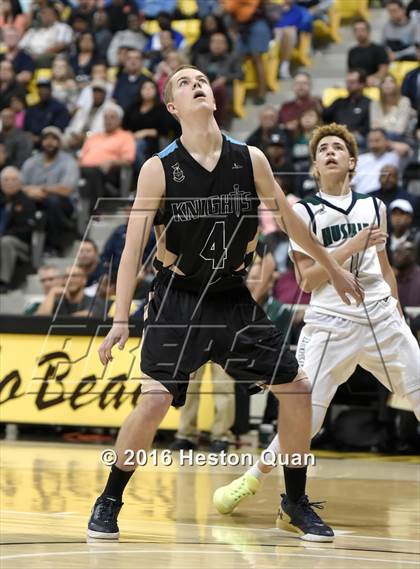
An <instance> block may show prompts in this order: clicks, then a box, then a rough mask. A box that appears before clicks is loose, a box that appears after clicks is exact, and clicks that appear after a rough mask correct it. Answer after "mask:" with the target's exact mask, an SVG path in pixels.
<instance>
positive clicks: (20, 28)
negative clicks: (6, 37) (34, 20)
mask: <svg viewBox="0 0 420 569" xmlns="http://www.w3.org/2000/svg"><path fill="white" fill-rule="evenodd" d="M27 25H28V21H27V17H26V15H25V14H23V13H22V6H21V5H20V2H19V0H3V1H2V3H1V12H0V30H2V31H3V32H5V31H7V30H10V29H14V30H16V31H17V32H18V34H19V37H22V35H23V34H24V32H25V30H26V26H27Z"/></svg>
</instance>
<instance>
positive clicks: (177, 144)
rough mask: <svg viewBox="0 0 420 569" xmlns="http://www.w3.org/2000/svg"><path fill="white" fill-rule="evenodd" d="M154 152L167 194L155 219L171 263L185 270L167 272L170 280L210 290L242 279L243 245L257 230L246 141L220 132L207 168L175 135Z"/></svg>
mask: <svg viewBox="0 0 420 569" xmlns="http://www.w3.org/2000/svg"><path fill="white" fill-rule="evenodd" d="M158 156H159V158H160V159H161V161H162V164H163V168H164V171H165V179H166V199H165V201H164V206H163V211H161V212H159V214H158V216H157V219H158V220H159V221H158V223H159V224H163V225H165V233H164V235H165V237H164V238H165V246H166V249H167V250H168V251H170V252H171V253H174V254H175V255H176V256H177V258H176V261H175V262H174V265H176V266H177V267H178V269H179V270H180V271H182V273H183V275H185V276H180V275H176V276H174V275H173V274H172V273H171V275H170V276H171V279H172V285H173V286H175V287H177V288H182V289H185V290H190V291H194V292H202V291H204V290H206V291H208V292H215V291H221V290H227V289H230V288H232V287H234V286H237V285H239V284H242V283H243V278H244V275H245V274H246V272H245V270H240V268H241V266H243V265H244V264H245V267H246V266H247V265H248V264H249V261H250V259H251V258H252V252H251V254H250V252H249V251H247V249H248V245H249V244H250V242H252V241H253V240H254V239H255V237H256V235H257V231H258V205H259V203H260V202H259V199H258V195H257V192H256V189H255V184H254V175H253V169H252V162H251V156H250V154H249V150H248V147H247V145H246V144H244V143H242V142H238V141H236V140H233V139H232V138H230V137H228V136H225V135H223V145H222V152H221V155H220V158H219V161H218V163H217V165H216V166H215V168H214V170H213V171H212V172H210V171H208V170H206V169H205V168H204V167H203V166H201V164H199V163H198V162H197V161H196V160H194V158H193V157H192V156H191V155H190V154H189V152H188V151H187V150H186V149H185V147H184V146H183V145H182V143H181V141H180V139H177V140H175V141H174V142H172V144H170V145H169V146H168V147H167V148H165V149H164V150H162V152H160V153H159V154H158ZM155 223H156V221H155ZM157 268H158V269H160V271H159V272H164V269H163V267H162V266H157ZM158 276H159V275H158Z"/></svg>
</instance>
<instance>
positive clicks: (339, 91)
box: [322, 87, 379, 107]
mask: <svg viewBox="0 0 420 569" xmlns="http://www.w3.org/2000/svg"><path fill="white" fill-rule="evenodd" d="M363 94H364V95H365V96H366V97H369V99H372V101H379V89H378V87H366V89H364V90H363ZM347 96H348V91H347V89H346V88H345V87H327V88H326V89H324V91H323V93H322V104H323V105H324V107H329V106H330V105H332V104H333V103H334V101H335V100H336V99H339V98H340V97H347Z"/></svg>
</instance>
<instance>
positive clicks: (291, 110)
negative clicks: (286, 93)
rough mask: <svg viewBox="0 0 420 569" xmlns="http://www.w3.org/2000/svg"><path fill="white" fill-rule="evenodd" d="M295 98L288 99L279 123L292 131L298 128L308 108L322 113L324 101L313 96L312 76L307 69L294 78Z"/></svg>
mask: <svg viewBox="0 0 420 569" xmlns="http://www.w3.org/2000/svg"><path fill="white" fill-rule="evenodd" d="M293 91H294V93H295V98H294V99H292V100H291V101H286V102H285V103H283V105H282V106H281V108H280V111H279V123H280V124H283V125H285V126H286V128H287V129H288V130H290V131H292V132H295V131H296V130H297V128H298V121H299V119H300V117H301V116H302V113H304V112H305V111H307V110H308V109H315V110H316V111H317V112H318V113H319V114H321V113H322V103H321V99H320V98H319V97H313V96H312V92H311V91H312V78H311V76H310V75H309V73H306V71H299V72H298V73H296V75H295V77H294V80H293Z"/></svg>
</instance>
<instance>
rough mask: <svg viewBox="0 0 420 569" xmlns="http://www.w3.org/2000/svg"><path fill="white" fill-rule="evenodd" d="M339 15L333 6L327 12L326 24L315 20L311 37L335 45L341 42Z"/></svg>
mask: <svg viewBox="0 0 420 569" xmlns="http://www.w3.org/2000/svg"><path fill="white" fill-rule="evenodd" d="M340 22H341V18H340V14H339V12H338V11H337V10H336V9H335V7H334V6H331V8H330V9H329V10H328V22H324V20H315V21H314V29H313V32H312V33H313V36H314V38H315V39H317V40H322V41H332V42H335V43H340V42H341V35H340Z"/></svg>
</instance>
